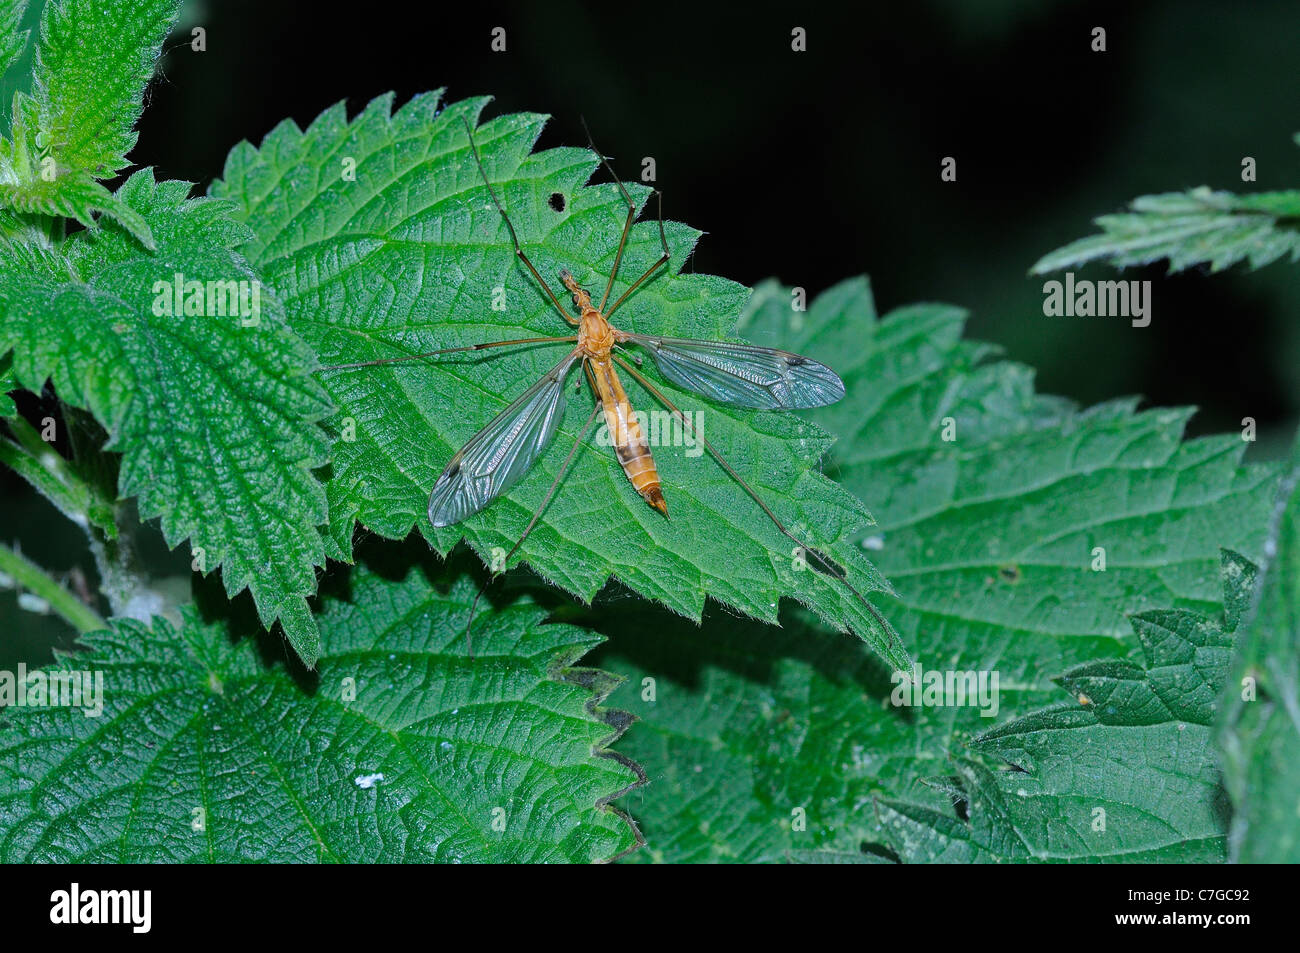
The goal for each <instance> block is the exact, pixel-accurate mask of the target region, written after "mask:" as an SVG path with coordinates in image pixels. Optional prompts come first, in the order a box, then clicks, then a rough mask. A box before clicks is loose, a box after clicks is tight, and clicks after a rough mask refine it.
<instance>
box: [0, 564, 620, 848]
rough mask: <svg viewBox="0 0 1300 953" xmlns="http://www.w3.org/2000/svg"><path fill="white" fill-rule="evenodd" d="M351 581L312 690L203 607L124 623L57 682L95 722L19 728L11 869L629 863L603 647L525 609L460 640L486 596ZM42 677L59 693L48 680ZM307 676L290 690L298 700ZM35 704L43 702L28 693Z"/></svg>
mask: <svg viewBox="0 0 1300 953" xmlns="http://www.w3.org/2000/svg"><path fill="white" fill-rule="evenodd" d="M454 578H455V577H454V576H453V575H452V574H450V573H448V572H447V571H446V570H445V569H444V570H441V571H440V572H439V573H438V575H437V576H435V577H434V578H433V579H432V580H431V579H430V578H428V577H426V575H425V574H424V573H423V572H421V571H420V570H419V569H414V570H411V571H409V572H407V573H406V574H405V578H403V579H400V580H398V581H391V580H388V579H385V578H383V577H382V576H380V575H378V574H377V573H375V572H372V571H369V570H359V571H356V572H355V573H354V575H353V579H352V593H351V597H350V599H349V601H347V602H341V601H338V600H334V599H331V600H328V605H327V607H326V609H325V611H324V613H323V614H322V616H321V617H320V624H321V631H322V635H323V639H324V644H325V650H324V653H323V655H322V657H321V660H320V666H319V668H318V670H317V672H316V673H315V677H316V683H315V685H314V687H313V688H312V689H311V690H305V688H304V686H303V685H301V684H299V681H296V680H295V677H294V675H293V674H292V673H290V672H288V671H286V669H285V667H284V666H283V665H280V664H277V663H274V662H270V661H268V659H274V658H275V656H276V655H277V654H278V653H276V652H275V651H274V650H273V649H274V647H269V648H271V649H272V651H270V652H267V651H266V650H267V649H268V646H265V645H260V644H259V642H258V641H257V640H255V639H252V638H243V639H239V640H232V633H231V630H230V629H229V628H228V627H227V626H226V625H225V624H219V623H213V624H206V623H203V622H202V621H200V619H199V618H198V613H197V612H196V611H194V610H193V608H192V607H187V608H186V610H185V619H184V622H183V624H182V625H181V626H180V627H179V628H176V627H174V626H173V625H171V624H170V623H168V622H166V621H165V620H163V619H161V618H159V619H155V620H154V623H153V626H152V628H146V627H145V626H144V625H143V624H141V623H138V622H135V621H129V620H117V621H115V622H114V623H113V630H112V631H101V632H97V633H94V634H92V635H89V636H86V637H84V638H83V642H84V644H85V645H86V646H87V647H88V648H89V649H90V651H89V653H86V654H77V655H69V656H66V657H65V658H64V659H63V664H62V665H61V666H59V669H60V670H63V671H67V670H69V669H73V668H75V669H76V670H84V671H91V672H93V673H95V676H94V677H96V678H98V677H101V676H102V685H103V689H102V690H103V695H102V700H103V713H102V715H101V716H99V717H87V716H86V714H84V713H83V711H82V709H80V708H38V707H9V708H6V709H5V712H4V720H3V723H0V832H3V833H2V834H0V858H3V860H4V861H5V862H7V863H13V862H19V861H25V862H31V861H47V862H56V863H64V862H75V861H81V862H114V863H141V862H146V863H153V862H167V863H176V862H184V861H205V862H230V861H269V862H276V863H283V862H303V861H339V862H349V863H356V862H404V863H410V862H420V861H443V862H460V861H480V862H483V861H493V862H541V861H592V860H606V859H610V858H613V857H615V856H617V855H618V854H620V853H622V852H624V851H627V850H630V849H632V848H633V847H635V846H636V843H637V835H636V831H635V828H633V827H632V826H631V824H630V823H629V822H628V821H627V820H626V819H625V818H624V817H623V816H621V815H620V814H618V813H617V812H616V811H614V810H613V809H612V808H609V807H607V806H606V805H607V804H608V802H609V800H610V799H612V798H613V797H614V796H616V795H618V794H619V793H621V792H623V791H625V790H626V789H627V788H628V787H629V786H631V785H634V784H636V783H638V773H637V770H636V769H635V766H632V765H629V764H627V763H625V762H624V761H622V760H620V759H618V758H617V757H615V756H613V755H611V754H610V752H609V751H608V750H607V749H606V745H608V744H609V743H610V742H612V741H613V740H614V739H615V738H617V737H618V735H619V734H620V733H621V732H622V730H623V727H624V726H625V725H626V720H625V719H624V718H622V717H620V713H618V712H611V711H605V710H603V709H601V708H599V707H598V705H599V703H600V701H601V699H602V698H604V696H605V695H606V694H607V693H608V691H609V690H610V688H612V687H613V685H614V684H616V680H615V679H613V678H612V677H611V676H608V675H606V674H605V673H603V672H598V671H594V670H591V669H582V668H575V667H574V662H575V661H576V660H577V659H578V658H579V657H580V656H582V655H583V654H585V653H586V652H587V651H588V650H589V649H590V648H591V647H592V646H593V645H595V644H596V643H597V642H599V641H600V637H599V636H597V635H594V634H592V633H590V632H584V631H582V630H580V629H576V628H574V627H572V626H567V625H543V624H542V618H543V617H544V615H545V614H546V613H545V612H544V611H543V610H540V609H538V608H537V607H536V606H533V605H529V604H524V603H517V604H515V605H512V606H511V607H509V608H506V609H502V610H501V611H499V612H496V613H492V614H490V615H487V616H483V617H481V618H480V619H479V621H478V622H477V624H476V630H477V632H478V634H479V639H478V644H477V646H476V649H477V654H476V656H475V657H474V658H472V659H471V658H468V657H467V656H466V655H465V640H464V629H465V625H466V622H467V620H468V614H469V608H470V603H471V602H472V601H473V598H474V594H475V591H476V584H475V582H474V580H473V579H472V578H470V577H461V578H459V580H458V581H456V582H455V583H454V584H450V580H452V579H454ZM51 670H52V669H47V670H46V671H51ZM305 677H306V676H304V675H302V673H301V672H299V673H298V678H299V679H302V678H305ZM29 690H30V685H29Z"/></svg>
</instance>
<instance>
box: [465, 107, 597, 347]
mask: <svg viewBox="0 0 1300 953" xmlns="http://www.w3.org/2000/svg"><path fill="white" fill-rule="evenodd" d="M460 121H461V122H463V123H464V124H465V134H466V135H467V136H469V148H470V151H471V152H472V153H474V162H475V164H476V165H477V166H478V172H479V175H481V176H482V177H483V184H484V185H486V186H487V190H488V195H490V196H492V204H493V205H495V206H496V207H497V211H498V212H500V213H501V218H502V219H503V220H504V221H505V223H506V228H507V229H509V231H510V241H511V243H512V244H513V245H514V246H515V254H516V255H517V256H518V257H519V260H520V261H522V262H523V263H524V264H525V265H527V266H528V270H529V271H531V272H532V273H533V277H534V278H536V279H537V283H538V284H539V285H541V286H542V290H543V291H545V292H546V297H548V298H550V299H551V304H553V305H555V310H556V311H558V312H560V317H562V318H564V320H565V321H567V322H568V323H569V324H573V325H576V324H577V323H578V319H577V318H575V317H573V315H571V314H569V312H567V311H565V310H564V305H562V304H560V299H559V298H557V297H555V292H554V291H552V290H551V286H550V285H548V284H547V283H546V279H545V278H543V277H542V276H541V273H540V272H538V270H537V269H536V268H534V267H533V263H532V262H531V261H529V260H528V256H527V255H525V254H524V250H523V248H521V247H520V245H519V236H518V235H516V234H515V227H514V225H513V224H511V222H510V216H509V215H507V214H506V210H505V206H503V205H502V204H501V200H500V199H499V198H497V192H496V189H494V188H492V183H491V182H489V181H488V175H487V169H485V168H484V167H483V159H482V158H481V157H480V156H479V154H478V145H477V144H476V143H475V142H474V130H473V129H471V128H470V124H469V120H468V119H466V118H465V117H464V116H461V117H460Z"/></svg>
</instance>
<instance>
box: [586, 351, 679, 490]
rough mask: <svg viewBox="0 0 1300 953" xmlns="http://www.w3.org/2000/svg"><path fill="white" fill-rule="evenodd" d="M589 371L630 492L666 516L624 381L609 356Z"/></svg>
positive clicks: (652, 460) (656, 473)
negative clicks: (630, 482) (630, 484)
mask: <svg viewBox="0 0 1300 953" xmlns="http://www.w3.org/2000/svg"><path fill="white" fill-rule="evenodd" d="M591 371H592V380H594V381H595V383H596V390H597V395H598V396H599V397H600V403H601V407H602V408H603V409H604V411H605V425H606V427H608V429H609V437H610V443H612V444H613V445H614V453H615V454H617V456H618V462H619V463H620V464H622V466H623V472H624V473H626V474H627V478H628V479H629V480H631V481H632V487H633V489H635V490H636V491H637V493H639V494H640V495H641V498H642V499H643V500H645V501H646V502H647V503H649V504H650V505H651V506H653V507H654V508H655V509H657V510H658V511H659V512H660V513H662V514H664V516H667V515H668V504H667V503H666V502H665V501H664V494H663V489H662V487H661V486H660V483H659V470H658V469H657V468H656V467H655V458H654V456H653V455H652V454H651V453H650V444H649V443H648V442H647V441H646V438H645V432H644V431H643V430H642V429H641V424H640V423H638V422H637V419H636V415H635V414H633V413H632V404H631V402H630V401H629V400H628V399H627V392H626V391H624V390H623V382H622V381H620V380H619V379H618V373H617V372H616V371H615V370H614V363H613V361H611V360H609V359H608V357H606V358H605V359H603V360H602V359H601V358H599V357H596V358H592V359H591Z"/></svg>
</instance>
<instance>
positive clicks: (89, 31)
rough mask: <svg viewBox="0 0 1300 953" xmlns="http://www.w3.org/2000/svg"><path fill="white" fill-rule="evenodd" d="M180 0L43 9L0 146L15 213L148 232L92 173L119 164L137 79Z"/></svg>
mask: <svg viewBox="0 0 1300 953" xmlns="http://www.w3.org/2000/svg"><path fill="white" fill-rule="evenodd" d="M179 9H180V3H179V0H52V2H50V3H47V4H46V6H45V8H44V11H43V15H42V18H41V32H40V39H39V42H38V43H37V48H36V61H35V66H34V68H33V76H32V81H33V89H32V93H31V95H30V96H26V95H24V94H19V95H18V96H17V97H16V98H15V106H14V115H13V129H12V141H11V142H9V143H6V144H5V146H4V147H3V148H0V202H3V203H4V205H6V206H8V207H10V208H13V209H15V210H17V211H20V212H23V213H29V214H30V213H38V214H44V215H57V216H64V217H72V218H76V219H77V220H78V221H79V222H81V223H82V224H83V225H85V226H86V227H87V228H93V227H94V226H95V219H94V217H93V213H94V212H96V211H103V212H106V213H108V214H109V215H110V216H112V217H113V218H115V219H116V220H117V221H119V222H120V223H121V224H122V225H123V226H125V227H126V228H127V229H128V230H130V231H131V233H132V234H134V235H135V236H136V237H137V238H138V239H139V240H140V241H141V242H142V243H144V245H145V246H146V247H148V248H152V247H153V244H152V238H151V237H150V235H149V233H148V230H147V228H145V227H143V222H142V221H141V220H140V219H139V217H138V216H133V215H132V214H131V212H130V209H129V207H127V206H123V205H121V204H119V203H116V202H114V201H113V200H112V196H111V194H110V193H109V192H108V191H107V190H106V189H105V188H103V187H102V186H100V185H98V184H97V183H96V182H95V180H96V179H110V178H112V177H113V176H115V175H116V174H117V173H118V172H119V171H121V170H122V169H123V168H124V167H125V166H126V165H127V159H126V154H127V153H128V152H129V151H130V150H131V149H132V147H133V146H134V145H135V141H136V133H135V131H134V130H135V123H136V120H137V119H139V117H140V112H141V110H142V108H143V101H144V88H145V86H146V84H147V83H148V82H149V79H150V77H151V76H152V75H153V71H154V67H155V65H156V64H157V61H158V55H159V52H160V50H161V48H162V43H163V40H164V39H166V37H167V32H168V30H169V29H170V28H171V25H172V23H174V22H175V20H176V16H177V12H178V11H179Z"/></svg>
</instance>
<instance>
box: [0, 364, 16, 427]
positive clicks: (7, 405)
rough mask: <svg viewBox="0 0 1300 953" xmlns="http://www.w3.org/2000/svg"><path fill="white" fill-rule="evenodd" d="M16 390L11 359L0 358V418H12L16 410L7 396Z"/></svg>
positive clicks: (11, 399)
mask: <svg viewBox="0 0 1300 953" xmlns="http://www.w3.org/2000/svg"><path fill="white" fill-rule="evenodd" d="M17 389H18V382H17V381H15V380H14V375H13V357H12V355H5V356H4V357H0V417H12V416H13V415H14V414H16V413H18V408H17V406H15V404H14V402H13V398H11V397H10V396H9V392H10V391H13V390H17Z"/></svg>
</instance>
